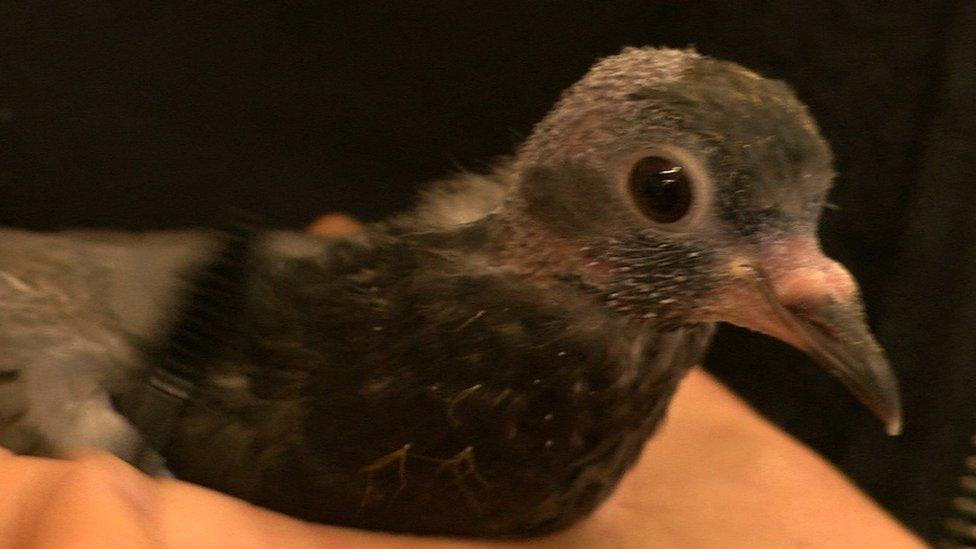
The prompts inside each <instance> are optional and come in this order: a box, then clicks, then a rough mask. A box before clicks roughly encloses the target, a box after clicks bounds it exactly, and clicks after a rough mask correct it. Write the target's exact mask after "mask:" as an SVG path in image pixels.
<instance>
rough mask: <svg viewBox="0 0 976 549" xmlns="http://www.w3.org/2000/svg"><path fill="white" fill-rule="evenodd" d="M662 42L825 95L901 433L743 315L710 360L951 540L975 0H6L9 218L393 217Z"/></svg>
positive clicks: (53, 224) (966, 294)
mask: <svg viewBox="0 0 976 549" xmlns="http://www.w3.org/2000/svg"><path fill="white" fill-rule="evenodd" d="M645 44H651V45H670V46H677V47H684V46H687V45H695V46H696V47H697V48H698V49H699V50H700V51H701V52H703V53H706V54H709V55H713V56H717V57H722V58H726V59H730V60H733V61H737V62H740V63H742V64H744V65H746V66H749V67H751V68H753V69H756V70H759V71H760V72H762V73H764V74H766V75H768V76H773V77H777V78H781V79H784V80H786V81H788V82H790V83H791V84H792V85H793V86H794V87H795V88H796V89H797V92H798V93H799V95H800V97H801V98H802V99H803V100H804V101H806V102H807V103H808V104H809V105H810V106H811V108H812V109H813V111H814V113H815V115H816V117H817V118H818V120H819V121H820V123H821V126H822V129H823V132H824V134H825V135H826V137H827V138H828V140H829V141H830V142H831V143H832V145H833V146H834V149H835V151H836V155H837V168H838V170H839V172H840V176H839V179H838V182H837V186H836V188H835V190H834V192H833V193H832V195H831V201H832V203H833V204H835V205H836V206H837V207H836V209H832V210H829V211H828V212H827V213H826V215H825V218H824V223H823V228H822V237H823V239H824V246H825V249H826V250H827V252H828V253H829V254H831V255H833V256H834V257H836V258H837V259H839V260H841V261H843V262H844V263H845V264H847V265H848V266H849V267H850V268H851V270H852V271H853V272H854V274H855V275H856V277H857V278H858V279H859V280H860V282H861V284H862V286H863V290H864V293H865V298H866V301H867V305H868V310H869V314H870V315H871V318H872V324H873V325H874V327H875V328H876V331H877V332H878V336H879V339H880V340H881V342H882V343H883V344H884V345H885V346H886V347H887V348H888V350H889V355H890V356H891V358H892V360H893V362H894V363H895V367H896V369H897V370H898V372H899V376H900V378H901V380H902V385H903V390H904V398H905V407H906V416H907V425H906V429H905V434H904V435H903V436H902V437H899V438H887V437H885V436H884V435H883V434H882V432H881V428H880V427H879V426H878V424H876V423H875V422H874V420H873V419H872V418H870V417H868V416H867V414H866V413H865V412H864V411H863V410H862V409H861V407H860V406H858V405H857V403H856V402H854V401H853V399H851V398H850V397H848V396H847V395H846V394H845V392H844V391H843V390H842V389H841V388H840V387H839V386H838V385H837V384H836V383H835V382H834V381H833V380H832V379H829V378H828V377H827V376H826V375H825V374H823V373H822V372H821V371H820V370H819V369H818V368H815V367H814V366H812V365H811V363H810V362H809V361H808V359H806V358H805V357H803V356H801V355H800V354H799V353H796V352H794V351H792V350H790V349H787V348H786V347H785V346H783V345H780V344H778V343H775V342H772V341H769V340H767V339H764V338H760V337H757V336H753V335H751V334H746V333H743V332H739V331H734V330H731V329H729V330H725V331H724V332H723V333H722V335H721V337H720V338H719V341H718V342H717V344H716V346H715V349H714V351H713V352H712V354H711V355H710V357H709V360H708V365H709V367H710V368H711V369H712V370H713V371H715V372H717V373H718V374H719V375H720V376H721V377H722V378H723V379H724V380H726V382H728V383H729V384H731V385H732V386H733V387H734V388H735V389H737V390H738V391H739V392H740V393H742V394H743V395H745V396H746V397H747V398H748V399H749V400H750V401H751V402H753V403H754V404H755V405H756V406H757V407H758V408H759V409H760V410H762V411H763V412H764V413H765V414H767V415H768V416H769V417H771V418H773V419H774V420H775V421H777V422H778V423H780V424H781V425H783V426H785V427H786V428H787V429H788V430H790V431H791V432H792V433H794V434H796V435H797V436H798V437H800V438H801V439H802V440H804V441H806V442H808V443H809V444H811V445H813V446H814V447H815V448H816V449H818V450H819V451H821V452H822V453H824V454H825V455H826V456H827V457H828V458H830V459H831V460H833V461H834V462H835V463H837V464H838V465H839V466H841V467H842V468H843V469H844V470H845V471H846V472H847V473H848V474H849V475H851V476H852V477H853V478H854V479H855V480H856V481H857V482H858V484H860V485H861V486H862V487H864V488H865V489H866V490H868V491H869V492H870V493H871V494H872V495H873V496H874V497H876V498H878V499H879V500H880V501H881V502H882V503H883V504H884V505H885V506H886V507H888V508H889V509H891V510H892V511H893V512H894V513H895V514H896V515H897V516H898V517H899V518H900V519H902V520H904V521H905V522H907V523H908V524H909V525H910V526H911V527H913V528H915V529H916V530H917V531H919V532H921V533H922V534H924V535H927V536H934V535H936V534H937V532H938V527H939V523H940V520H941V517H942V516H943V515H944V514H946V513H947V510H948V499H949V497H950V495H951V494H952V492H953V491H954V478H955V476H956V475H957V474H959V473H960V472H961V469H962V466H961V460H962V458H963V457H964V456H965V453H966V451H967V446H968V437H969V435H970V434H971V433H972V432H974V431H976V406H973V405H972V402H973V398H972V395H973V394H974V389H976V382H974V369H973V365H972V363H973V354H974V351H976V330H973V327H974V326H976V299H974V291H976V277H974V276H973V275H974V274H976V272H974V269H973V266H974V265H976V262H974V259H976V258H974V257H973V256H974V251H976V247H974V246H973V245H972V242H973V237H974V236H976V211H974V205H973V204H974V201H973V199H972V198H971V189H973V183H974V182H976V159H974V155H973V151H974V150H976V99H974V98H976V53H974V50H976V3H973V2H969V1H967V0H957V1H934V0H933V1H903V2H881V1H854V0H850V1H843V0H836V1H805V2H799V1H796V2H793V1H791V2H785V1H768V2H763V1H747V2H728V1H704V2H647V1H645V2H637V1H632V2H600V3H592V4H590V3H570V2H561V3H556V2H522V1H517V0H512V1H508V2H492V1H482V2H476V3H475V2H430V3H424V2H410V3H407V2H404V3H401V4H399V5H397V4H387V3H381V2H368V3H367V2H362V3H359V4H349V5H340V4H338V3H336V4H330V5H320V4H317V3H312V2H283V3H277V4H274V5H272V4H265V3H254V4H249V5H245V3H227V4H220V3H208V4H206V5H198V4H191V5H179V4H178V3H159V5H149V4H148V3H147V4H141V3H122V2H108V1H103V0H91V1H87V2H54V3H44V2H2V3H0V224H5V225H14V226H19V227H27V228H35V229H52V228H60V227H72V226H99V227H116V228H127V229H151V228H163V227H180V226H187V225H210V224H212V223H213V222H214V220H216V219H220V218H221V216H222V213H223V212H224V211H225V208H226V206H227V205H229V204H233V205H237V206H240V207H244V208H246V209H249V210H252V211H255V212H258V213H260V214H261V215H263V216H264V218H265V219H268V220H270V222H271V223H272V224H274V225H278V226H286V227H301V226H303V225H304V224H305V223H307V222H309V221H310V220H312V219H313V218H314V217H315V216H316V215H318V214H320V213H322V212H325V211H336V210H339V211H347V212H351V213H353V214H355V215H356V216H358V217H360V218H363V219H367V220H372V219H378V218H381V217H383V216H385V215H387V214H389V213H391V212H394V211H397V210H400V209H403V208H405V207H407V206H409V204H410V203H411V200H412V198H411V197H412V193H413V190H414V189H415V188H416V186H417V185H418V184H419V183H421V182H423V181H425V180H429V179H432V178H436V177H440V176H444V175H447V174H449V173H451V172H452V171H454V170H456V168H458V167H464V168H468V169H481V168H484V167H486V166H487V165H488V164H489V163H490V161H491V160H492V159H493V158H495V157H497V156H498V155H503V154H507V153H510V152H511V151H512V148H513V146H514V145H515V144H517V143H518V142H519V141H520V139H521V138H522V137H524V136H525V135H526V134H527V132H528V131H529V130H530V128H531V125H532V123H534V122H535V121H537V120H539V119H540V118H541V117H542V116H543V115H544V114H545V112H546V111H547V109H548V108H549V107H550V106H551V104H552V103H553V101H554V100H555V98H556V97H557V95H558V93H559V91H560V90H562V89H563V88H565V87H566V86H568V85H569V84H570V83H572V82H573V81H574V80H576V79H577V78H579V76H581V75H582V74H583V72H584V71H585V70H586V68H587V67H588V66H589V65H590V64H591V63H592V62H593V61H594V60H595V59H596V58H598V57H601V56H605V55H610V54H613V53H616V52H617V51H619V49H620V48H621V47H622V46H625V45H645ZM797 497H803V494H797ZM726 512H728V511H726Z"/></svg>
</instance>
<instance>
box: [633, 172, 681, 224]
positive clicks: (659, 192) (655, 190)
mask: <svg viewBox="0 0 976 549" xmlns="http://www.w3.org/2000/svg"><path fill="white" fill-rule="evenodd" d="M629 185H630V194H631V196H633V197H634V201H635V202H636V203H637V207H638V208H640V210H641V212H643V213H644V215H646V216H647V217H649V218H651V219H652V220H654V221H656V222H658V223H674V222H676V221H678V220H680V219H681V218H682V217H684V216H685V215H686V214H687V213H688V210H690V209H691V199H692V197H691V181H690V180H689V179H688V174H687V173H686V171H685V169H684V168H683V167H682V166H681V165H680V164H678V163H677V162H675V161H673V160H669V159H667V158H663V157H660V156H648V157H647V158H644V159H642V160H641V161H640V162H638V163H637V164H636V165H635V166H634V168H633V169H632V170H631V172H630V180H629Z"/></svg>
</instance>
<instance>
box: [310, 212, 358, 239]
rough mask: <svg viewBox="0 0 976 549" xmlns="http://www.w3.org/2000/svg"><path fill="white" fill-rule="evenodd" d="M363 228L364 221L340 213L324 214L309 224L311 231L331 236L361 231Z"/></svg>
mask: <svg viewBox="0 0 976 549" xmlns="http://www.w3.org/2000/svg"><path fill="white" fill-rule="evenodd" d="M362 228H363V224H362V223H360V222H358V221H356V220H355V219H353V218H352V217H349V216H348V215H345V214H340V213H330V214H326V215H323V216H322V217H319V218H318V219H316V220H315V221H313V222H312V224H311V225H309V226H308V230H309V231H310V232H313V233H319V234H324V235H329V236H347V235H350V234H355V233H357V232H359V231H360V230H362Z"/></svg>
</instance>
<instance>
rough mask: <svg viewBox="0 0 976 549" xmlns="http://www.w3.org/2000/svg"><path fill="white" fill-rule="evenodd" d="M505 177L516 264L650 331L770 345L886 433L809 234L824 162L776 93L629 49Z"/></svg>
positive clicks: (862, 346)
mask: <svg viewBox="0 0 976 549" xmlns="http://www.w3.org/2000/svg"><path fill="white" fill-rule="evenodd" d="M513 166H514V167H513V170H514V180H515V184H514V185H513V187H512V188H511V190H510V194H509V196H508V199H507V200H506V203H505V206H504V209H503V212H508V213H510V214H512V215H515V216H517V218H518V220H519V223H518V224H513V226H517V227H519V228H518V229H516V230H517V231H519V232H520V235H519V236H518V237H517V238H516V241H517V242H518V243H519V245H518V248H519V249H520V250H521V252H516V255H521V261H522V264H523V265H529V267H526V268H527V269H530V270H532V271H533V272H535V273H544V274H546V275H547V276H549V277H550V279H552V278H555V279H557V280H559V281H561V282H566V283H570V284H573V285H575V286H577V287H579V288H580V289H581V291H584V292H587V293H589V294H591V295H593V296H595V297H596V298H597V299H600V300H602V301H603V302H605V303H606V304H607V306H609V307H610V308H612V309H613V310H615V311H617V312H619V313H620V314H623V315H626V316H628V317H630V318H633V319H634V320H635V321H639V322H645V323H647V324H648V326H649V328H656V329H669V328H672V327H676V326H681V325H687V324H694V323H702V322H729V323H732V324H736V325H738V326H742V327H745V328H748V329H751V330H755V331H758V332H762V333H765V334H767V335H770V336H773V337H775V338H778V339H780V340H783V341H785V342H787V343H789V344H790V345H793V346H795V347H797V348H799V349H800V350H802V351H805V352H806V353H808V354H809V355H810V356H811V357H812V358H814V359H815V360H816V361H817V362H818V363H820V364H821V365H822V366H824V367H825V368H826V369H827V370H828V371H829V372H830V373H832V374H834V375H835V376H836V377H838V378H839V379H840V380H841V381H842V382H843V383H844V384H845V385H846V386H847V388H848V389H849V390H850V391H851V392H852V393H853V394H854V395H856V396H857V397H858V398H859V399H860V400H861V401H862V402H863V403H864V404H865V405H866V406H867V407H868V408H869V409H870V410H871V411H873V412H874V413H875V414H876V415H877V416H878V417H879V418H880V419H881V420H882V421H883V422H884V423H885V425H886V427H887V430H888V431H889V432H890V433H892V434H894V433H897V432H899V431H900V429H901V405H900V400H899V394H898V389H897V383H896V380H895V377H894V375H893V373H892V371H891V368H890V366H889V365H888V362H887V360H886V359H885V356H884V353H883V351H882V350H881V348H880V347H879V346H878V344H877V343H876V341H875V339H874V337H873V336H872V335H871V332H870V330H869V328H868V326H867V323H866V319H865V315H864V311H863V305H862V301H861V298H860V295H859V290H858V286H857V284H856V282H855V281H854V279H853V278H852V277H851V275H850V274H849V273H848V271H847V270H846V269H845V268H844V267H843V266H842V265H840V264H839V263H837V262H836V261H833V260H831V259H830V258H828V257H826V256H825V255H824V254H823V252H822V251H821V248H820V244H819V241H818V239H817V234H816V231H817V225H818V221H819V217H820V212H821V209H822V207H823V205H824V201H825V197H826V194H827V191H828V190H829V188H830V187H831V184H832V181H833V178H834V172H833V168H832V158H831V153H830V149H829V147H828V145H827V144H826V143H825V141H824V140H823V138H822V137H821V135H820V132H819V130H818V128H817V125H816V123H815V122H814V120H813V119H812V118H811V116H810V114H809V112H808V111H807V108H806V107H805V106H804V105H803V104H802V103H801V102H800V101H799V100H798V99H797V98H796V96H795V95H794V93H793V91H792V90H791V89H790V88H789V87H788V86H787V85H785V84H783V83H782V82H778V81H774V80H770V79H766V78H763V77H761V76H759V75H757V74H755V73H754V72H751V71H749V70H747V69H744V68H743V67H741V66H739V65H736V64H734V63H729V62H725V61H720V60H716V59H712V58H708V57H706V56H702V55H699V54H697V53H695V52H693V51H687V50H670V49H653V48H640V49H637V48H628V49H625V50H624V51H623V52H622V53H620V54H619V55H616V56H613V57H609V58H606V59H603V60H601V61H600V62H598V63H597V64H596V65H594V66H593V67H592V68H591V70H590V71H589V72H588V73H587V74H586V75H585V77H584V78H583V79H582V80H580V81H579V82H577V83H576V84H574V85H573V86H572V87H570V88H569V89H568V90H566V92H564V94H563V95H562V97H561V99H560V100H559V102H558V103H557V104H556V106H555V107H554V108H553V110H552V111H551V112H550V113H549V114H548V115H547V116H546V118H545V119H544V120H543V121H542V122H540V123H539V124H538V125H537V126H536V127H535V128H534V130H533V132H532V134H531V135H530V137H529V138H528V139H527V140H526V142H525V143H524V144H523V145H522V146H521V147H520V149H519V150H518V152H517V155H516V158H515V160H514V163H513Z"/></svg>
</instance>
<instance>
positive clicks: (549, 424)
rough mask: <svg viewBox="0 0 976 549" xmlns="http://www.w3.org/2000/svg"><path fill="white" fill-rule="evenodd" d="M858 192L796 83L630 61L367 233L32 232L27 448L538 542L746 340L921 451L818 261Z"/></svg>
mask: <svg viewBox="0 0 976 549" xmlns="http://www.w3.org/2000/svg"><path fill="white" fill-rule="evenodd" d="M833 178H834V171H833V168H832V158H831V152H830V149H829V147H828V145H827V144H826V143H825V141H824V139H823V138H822V137H821V135H820V133H819V130H818V128H817V125H816V123H815V122H814V120H813V119H812V118H811V115H810V113H809V112H808V110H807V108H806V107H805V106H804V105H803V104H802V103H801V102H800V101H799V100H798V99H797V97H796V95H795V94H794V92H793V91H792V90H791V89H790V88H789V87H788V85H786V84H784V83H782V82H779V81H774V80H771V79H767V78H764V77H762V76H759V75H757V74H756V73H754V72H752V71H750V70H748V69H745V68H743V67H741V66H739V65H737V64H734V63H731V62H726V61H722V60H718V59H714V58H710V57H708V56H705V55H702V54H699V53H697V52H695V51H693V50H679V49H665V48H661V49H658V48H651V47H644V48H626V49H624V50H623V51H621V52H620V53H619V54H617V55H614V56H611V57H607V58H604V59H602V60H599V61H598V62H597V63H596V64H595V65H594V66H593V67H592V68H591V69H590V70H589V71H588V72H587V73H586V75H585V76H584V77H583V78H582V79H581V80H580V81H578V82H577V83H575V84H573V85H572V86H571V87H570V88H568V89H567V90H566V91H565V92H564V93H563V94H562V96H561V98H560V99H559V100H558V102H557V103H556V105H555V107H554V108H553V109H552V110H551V111H550V112H549V113H548V114H547V115H546V116H545V118H544V119H543V120H542V121H541V122H540V123H538V124H537V125H536V126H535V127H534V129H533V130H532V132H531V134H530V135H529V136H528V138H527V139H526V140H525V141H524V143H522V144H521V145H520V146H519V147H518V148H517V149H516V151H515V153H514V155H513V156H512V157H510V158H508V159H506V160H503V161H501V162H499V163H498V165H497V166H496V167H495V168H494V169H492V170H491V171H490V172H489V173H487V174H473V173H462V174H460V175H458V176H456V177H454V178H451V179H449V180H446V181H442V182H439V183H434V184H432V185H430V186H429V187H427V188H426V190H425V191H424V192H423V193H422V195H421V198H420V200H419V202H418V204H417V205H416V206H415V207H414V208H413V209H412V210H411V211H408V212H406V213H402V214H399V215H397V216H394V217H392V218H390V219H387V220H384V221H381V222H377V223H374V224H371V225H368V226H366V227H365V228H364V229H363V230H361V231H359V232H357V233H355V234H351V235H345V236H341V237H339V236H336V237H327V236H321V235H313V234H306V233H300V232H295V231H291V232H289V231H280V230H279V231H273V230H258V231H252V232H251V233H249V235H247V236H246V237H243V238H238V239H236V240H235V239H234V238H228V237H227V236H226V235H225V234H224V233H221V232H213V231H210V232H208V231H194V230H186V231H163V232H149V233H140V234H131V233H121V232H111V231H94V230H72V231H64V232H58V233H37V232H28V231H23V230H16V229H4V230H3V231H2V232H0V348H2V349H3V353H2V354H0V444H2V445H4V446H6V447H8V448H10V449H12V450H14V451H16V452H20V453H25V454H36V455H54V456H57V455H65V454H66V453H68V452H70V451H72V450H73V449H76V448H79V447H96V448H101V449H104V450H107V451H110V452H113V453H115V454H116V455H118V456H120V457H122V458H124V459H126V460H128V461H130V462H132V463H135V464H136V465H139V466H140V467H142V468H143V469H145V470H147V471H151V472H161V471H164V470H165V471H170V472H172V474H174V475H175V476H177V477H178V478H181V479H185V480H187V481H191V482H194V483H198V484H201V485H204V486H208V487H212V488H214V489H217V490H221V491H223V492H226V493H228V494H232V495H234V496H237V497H240V498H243V499H245V500H248V501H251V502H253V503H256V504H259V505H262V506H265V507H268V508H271V509H274V510H277V511H280V512H284V513H288V514H290V515H293V516H295V517H299V518H301V519H306V520H311V521H318V522H325V523H332V524H339V525H348V526H354V527H360V528H368V529H377V530H386V531H394V532H412V533H419V534H451V535H463V536H476V537H487V538H518V537H528V536H536V535H540V534H545V533H548V532H553V531H557V530H560V529H563V528H566V527H568V526H570V525H572V524H574V523H576V522H578V521H579V520H581V519H582V518H584V517H586V516H587V515H588V514H589V513H590V512H591V511H592V510H593V509H595V508H596V507H597V506H598V505H599V504H600V503H601V502H602V501H603V500H605V499H606V498H607V497H608V495H610V494H611V493H612V492H613V490H614V488H615V486H616V485H617V484H618V482H619V481H620V479H621V477H622V476H623V475H624V473H626V472H627V470H628V468H629V467H631V465H633V464H634V462H635V460H636V459H637V457H638V456H639V454H640V453H641V450H642V447H643V445H644V444H645V442H646V441H647V440H648V438H649V437H651V436H652V435H653V434H654V432H655V430H656V429H657V428H658V427H659V426H660V424H661V422H662V420H663V419H664V417H665V414H666V411H667V408H668V404H669V401H670V399H671V397H672V395H673V394H674V392H675V390H676V388H677V386H678V383H679V382H680V381H681V379H682V377H683V376H684V375H685V374H686V373H687V372H688V371H689V369H690V368H691V367H692V366H693V365H695V364H698V363H699V362H700V361H701V359H702V356H703V353H704V352H705V350H706V349H707V347H708V344H709V341H710V338H711V336H712V334H713V331H714V328H715V325H716V324H717V323H719V322H726V323H731V324H735V325H738V326H742V327H745V328H748V329H751V330H754V331H757V332H761V333H764V334H767V335H769V336H772V337H774V338H778V339H780V340H782V341H784V342H786V343H788V344H790V345H793V346H795V347H797V348H798V349H800V350H802V351H804V352H806V353H807V354H809V355H810V356H811V357H812V359H813V360H814V361H816V362H817V363H819V364H820V365H821V366H823V367H824V368H825V369H826V370H827V371H828V372H829V373H830V374H832V375H834V376H836V377H837V378H838V379H839V380H840V381H841V382H842V383H843V384H844V385H845V386H846V387H847V388H848V389H849V390H850V391H851V392H852V393H853V394H854V395H855V396H856V397H857V398H859V399H860V400H861V401H862V402H863V403H864V405H865V406H866V407H867V408H868V409H869V410H870V411H871V412H873V413H874V414H875V415H876V416H877V417H878V418H879V419H880V420H881V421H882V422H883V424H884V425H885V427H886V429H887V431H888V432H889V433H891V434H896V433H898V432H899V430H900V429H901V421H902V419H901V407H900V401H899V393H898V388H897V383H896V380H895V377H894V375H893V373H892V370H891V368H890V366H889V364H888V362H887V360H886V359H885V356H884V353H883V351H882V349H881V348H880V346H879V345H878V344H877V343H876V341H875V339H874V337H873V336H872V334H871V332H870V330H869V328H868V325H867V322H866V318H865V314H864V311H863V305H862V301H861V298H860V296H859V290H858V287H857V284H856V282H855V281H854V279H853V278H852V276H851V275H850V274H849V273H848V271H847V270H845V268H844V267H843V266H841V265H840V264H838V263H837V262H835V261H833V260H831V259H829V258H828V257H826V256H825V255H824V254H823V253H822V251H821V249H820V245H819V242H818V239H817V235H816V229H817V224H818V220H819V216H820V213H821V210H822V208H823V206H824V203H825V197H826V194H827V192H828V190H829V189H830V187H831V184H832V180H833ZM235 242H236V244H235ZM227 250H231V252H233V253H230V252H228V251H227ZM214 258H218V259H217V260H215V259H214ZM208 277H209V278H208ZM208 280H209V282H207V281H208ZM188 287H189V288H190V289H188ZM193 288H196V289H193ZM201 288H202V290H201ZM208 296H210V297H208ZM213 296H216V297H213ZM201 303H202V305H201ZM188 334H189V336H188ZM201 334H202V335H201ZM191 336H192V337H191ZM174 342H175V343H174ZM181 345H182V346H185V347H187V348H188V349H189V350H186V349H184V351H180V348H181V347H180V346H181ZM174 349H175V350H174ZM181 353H182V354H181ZM174 356H175V357H177V358H178V360H177V359H173V357H174ZM167 357H169V358H167ZM179 357H182V358H179ZM167 361H169V362H167ZM167 363H169V364H171V365H172V364H176V365H177V366H179V367H178V368H173V367H169V368H167V367H166V366H165V364H167ZM161 364H162V365H163V366H160V365H161ZM153 372H155V374H154V373H153ZM167 372H169V373H167ZM181 372H182V373H181ZM170 374H172V375H170ZM167 376H168V377H167ZM153 384H155V385H153ZM147 385H152V386H154V387H156V388H157V389H159V390H158V391H157V393H159V394H166V395H169V396H170V397H172V398H170V399H169V400H170V401H172V402H171V403H170V404H162V405H161V404H158V402H162V401H163V400H165V399H161V398H155V397H147V396H146V395H147V394H150V393H151V391H147V390H146V387H147ZM154 398H155V400H154ZM154 402H156V403H157V404H153V403H154ZM147 403H148V404H147ZM173 403H175V404H173ZM147 410H148V412H147ZM153 410H156V411H153ZM149 431H158V432H156V433H155V434H152V435H150V434H149V433H148V432H149Z"/></svg>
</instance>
